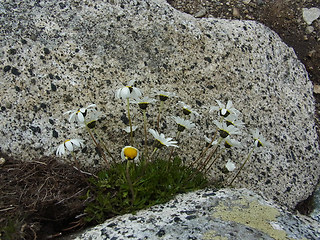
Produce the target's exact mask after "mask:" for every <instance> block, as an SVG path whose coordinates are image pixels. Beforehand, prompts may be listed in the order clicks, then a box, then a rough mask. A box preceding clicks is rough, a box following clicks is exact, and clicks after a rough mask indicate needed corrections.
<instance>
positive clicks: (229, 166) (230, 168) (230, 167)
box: [225, 160, 236, 172]
mask: <svg viewBox="0 0 320 240" xmlns="http://www.w3.org/2000/svg"><path fill="white" fill-rule="evenodd" d="M225 167H226V169H228V171H229V172H232V171H234V170H235V169H236V165H235V164H234V162H232V161H230V160H228V162H227V163H226V165H225Z"/></svg>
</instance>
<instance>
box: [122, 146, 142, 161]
mask: <svg viewBox="0 0 320 240" xmlns="http://www.w3.org/2000/svg"><path fill="white" fill-rule="evenodd" d="M121 159H122V160H124V161H126V160H133V161H136V160H138V159H139V150H138V149H136V148H135V147H131V146H125V147H124V148H122V151H121Z"/></svg>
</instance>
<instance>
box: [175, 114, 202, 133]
mask: <svg viewBox="0 0 320 240" xmlns="http://www.w3.org/2000/svg"><path fill="white" fill-rule="evenodd" d="M173 119H174V120H175V122H176V123H177V124H178V131H179V132H182V131H183V130H184V129H191V128H194V127H195V126H196V125H195V124H194V123H192V122H191V121H190V120H185V119H183V118H181V117H173Z"/></svg>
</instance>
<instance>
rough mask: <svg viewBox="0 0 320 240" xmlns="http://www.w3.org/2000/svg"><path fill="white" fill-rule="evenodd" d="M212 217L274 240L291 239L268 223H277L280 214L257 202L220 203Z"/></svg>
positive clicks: (244, 200)
mask: <svg viewBox="0 0 320 240" xmlns="http://www.w3.org/2000/svg"><path fill="white" fill-rule="evenodd" d="M214 211H215V212H214V214H213V217H215V218H220V219H222V220H225V221H233V222H237V223H240V224H243V225H246V226H249V227H251V228H255V229H257V230H259V231H261V232H264V233H266V234H268V235H269V236H270V237H272V238H274V239H276V240H283V239H291V238H289V237H287V233H286V232H285V231H284V230H277V229H274V228H273V227H272V225H271V224H270V222H273V221H277V217H278V216H280V213H279V211H278V210H277V209H275V208H273V207H270V206H266V205H262V204H260V203H259V202H258V201H252V202H249V201H247V200H246V199H242V200H237V201H233V202H232V206H226V205H225V204H223V203H220V204H219V205H218V206H217V207H216V208H215V209H214ZM210 239H214V238H210Z"/></svg>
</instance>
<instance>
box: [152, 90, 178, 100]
mask: <svg viewBox="0 0 320 240" xmlns="http://www.w3.org/2000/svg"><path fill="white" fill-rule="evenodd" d="M156 95H157V96H159V99H160V101H162V102H164V101H166V100H167V99H168V98H169V97H174V96H175V94H174V93H172V92H165V91H158V92H157V93H156Z"/></svg>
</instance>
